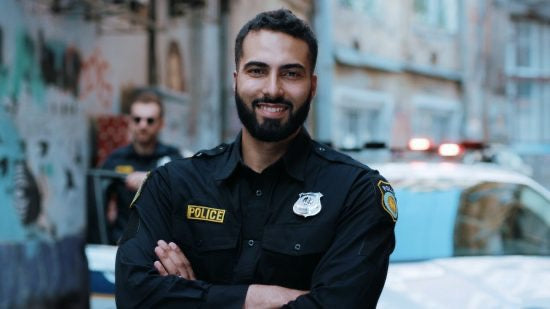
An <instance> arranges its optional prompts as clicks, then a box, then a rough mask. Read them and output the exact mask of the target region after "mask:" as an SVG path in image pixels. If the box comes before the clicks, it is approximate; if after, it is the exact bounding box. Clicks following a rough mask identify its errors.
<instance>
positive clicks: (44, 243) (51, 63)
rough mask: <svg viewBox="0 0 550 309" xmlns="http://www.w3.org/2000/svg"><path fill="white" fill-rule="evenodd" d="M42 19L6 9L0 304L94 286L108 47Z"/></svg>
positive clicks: (40, 302) (27, 303) (15, 4)
mask: <svg viewBox="0 0 550 309" xmlns="http://www.w3.org/2000/svg"><path fill="white" fill-rule="evenodd" d="M35 18H36V16H34V15H33V14H32V12H31V13H29V12H27V11H25V7H24V6H23V5H20V2H19V1H6V2H5V3H3V5H2V10H0V33H1V35H0V264H2V265H5V267H4V268H3V270H2V271H1V272H0V308H11V307H42V306H46V307H49V306H53V307H59V306H63V304H65V303H64V300H63V299H65V300H71V299H72V300H74V299H75V298H78V297H75V295H79V294H81V293H87V280H88V279H87V263H86V259H85V256H84V251H83V248H84V239H85V234H84V233H85V222H86V209H85V207H84V206H85V201H84V197H85V174H86V170H87V168H88V161H89V159H88V153H89V149H88V147H89V143H88V141H87V138H88V128H87V126H86V125H85V124H86V123H87V122H88V112H87V110H88V108H87V104H90V103H89V102H90V101H91V100H95V101H97V102H99V103H98V104H97V105H99V106H103V108H104V109H105V110H107V109H110V108H111V104H112V92H113V90H112V86H111V85H110V84H109V82H108V79H107V78H106V74H108V69H109V64H108V62H107V60H105V59H103V58H102V57H101V51H100V50H99V49H89V48H81V47H80V46H79V41H73V40H70V39H67V37H65V36H63V35H61V34H60V33H61V32H62V31H61V30H62V29H60V30H58V31H59V32H60V33H55V31H49V32H45V31H44V29H46V28H48V27H44V24H42V25H41V23H39V22H36V21H35V22H27V21H28V20H30V19H35ZM41 22H43V23H46V24H47V22H48V21H47V20H43V21H41ZM54 29H55V27H54ZM81 299H82V300H86V296H85V295H84V296H83V297H81Z"/></svg>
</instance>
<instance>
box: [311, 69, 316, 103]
mask: <svg viewBox="0 0 550 309" xmlns="http://www.w3.org/2000/svg"><path fill="white" fill-rule="evenodd" d="M316 94H317V75H316V74H311V98H312V99H313V98H315V95H316Z"/></svg>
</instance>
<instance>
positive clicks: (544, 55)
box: [507, 19, 550, 143]
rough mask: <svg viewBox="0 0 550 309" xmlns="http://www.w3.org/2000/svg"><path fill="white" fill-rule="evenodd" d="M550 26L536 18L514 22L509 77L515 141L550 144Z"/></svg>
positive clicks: (512, 135)
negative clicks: (549, 96) (549, 79)
mask: <svg viewBox="0 0 550 309" xmlns="http://www.w3.org/2000/svg"><path fill="white" fill-rule="evenodd" d="M548 42H550V25H549V24H547V23H542V22H538V21H536V20H532V19H529V20H527V19H517V20H515V21H514V36H513V40H512V41H511V44H510V48H509V49H508V63H507V74H508V76H509V77H511V78H510V79H509V84H508V98H509V100H510V103H511V107H512V108H511V109H510V114H509V118H510V122H511V125H510V131H509V134H510V137H511V140H513V141H515V142H529V143H538V142H548V141H550V133H549V132H550V124H549V122H548V119H550V107H549V106H550V105H549V104H548V100H547V98H548V95H549V94H550V83H549V82H548V80H547V77H548V76H549V75H550V43H548Z"/></svg>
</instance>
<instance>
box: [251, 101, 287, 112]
mask: <svg viewBox="0 0 550 309" xmlns="http://www.w3.org/2000/svg"><path fill="white" fill-rule="evenodd" d="M257 108H258V109H260V110H261V111H264V112H268V113H281V112H284V111H286V110H288V109H289V106H288V105H286V104H273V103H258V105H257Z"/></svg>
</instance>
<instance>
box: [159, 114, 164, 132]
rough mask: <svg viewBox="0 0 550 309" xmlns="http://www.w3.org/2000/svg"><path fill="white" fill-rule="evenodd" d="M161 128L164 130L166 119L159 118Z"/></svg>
mask: <svg viewBox="0 0 550 309" xmlns="http://www.w3.org/2000/svg"><path fill="white" fill-rule="evenodd" d="M159 128H161V129H162V128H164V117H160V118H159Z"/></svg>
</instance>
